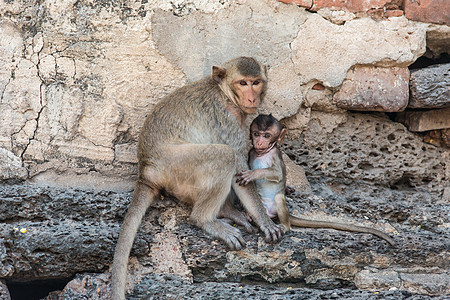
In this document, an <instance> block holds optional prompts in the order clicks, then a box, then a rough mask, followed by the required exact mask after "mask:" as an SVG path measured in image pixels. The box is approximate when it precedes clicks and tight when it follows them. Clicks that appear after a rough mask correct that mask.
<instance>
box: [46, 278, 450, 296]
mask: <svg viewBox="0 0 450 300" xmlns="http://www.w3.org/2000/svg"><path fill="white" fill-rule="evenodd" d="M106 280H107V276H105V275H104V274H87V275H84V276H77V278H75V279H74V280H73V281H74V283H70V284H69V285H68V286H67V287H66V288H65V289H64V290H63V291H62V292H55V293H53V294H52V296H53V297H51V296H49V297H48V298H45V300H53V299H55V300H56V299H65V300H78V299H80V298H83V297H89V299H103V298H102V296H104V295H107V291H108V287H107V286H106V282H105V281H106ZM297 286H298V284H292V285H285V286H275V285H254V284H239V283H229V282H201V283H191V282H189V281H187V280H185V279H183V278H180V277H177V276H174V275H158V274H148V275H146V276H145V277H144V278H142V280H141V282H139V283H138V284H137V285H136V287H135V288H134V289H133V291H132V294H131V295H130V297H131V298H132V299H155V300H156V299H161V300H163V299H164V300H166V299H174V300H175V299H196V300H197V299H205V300H206V299H256V300H263V299H338V298H342V299H355V300H356V299H380V298H382V299H388V300H398V299H409V298H414V296H415V295H412V294H411V293H409V292H406V291H399V290H392V291H381V292H380V291H377V292H375V293H374V292H373V291H364V290H352V289H339V288H337V289H332V290H314V289H309V288H304V287H297ZM417 297H419V298H420V299H436V300H439V299H442V300H443V299H445V296H440V297H430V296H425V295H418V296H417Z"/></svg>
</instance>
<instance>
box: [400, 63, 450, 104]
mask: <svg viewBox="0 0 450 300" xmlns="http://www.w3.org/2000/svg"><path fill="white" fill-rule="evenodd" d="M409 85H410V87H409V90H410V95H411V96H410V100H409V104H408V107H409V108H442V107H450V63H448V64H440V65H432V66H430V67H427V68H422V69H417V70H413V71H411V78H410V82H409Z"/></svg>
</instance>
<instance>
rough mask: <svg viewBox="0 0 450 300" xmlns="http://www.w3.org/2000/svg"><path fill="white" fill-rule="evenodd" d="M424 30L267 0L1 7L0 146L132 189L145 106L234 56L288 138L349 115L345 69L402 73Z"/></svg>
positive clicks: (47, 176)
mask: <svg viewBox="0 0 450 300" xmlns="http://www.w3.org/2000/svg"><path fill="white" fill-rule="evenodd" d="M338 24H341V25H338ZM443 26H445V25H443ZM441 27H442V26H441ZM441 27H439V26H437V25H435V26H433V27H432V28H434V29H433V30H435V31H436V28H441ZM447 27H448V26H447ZM447 27H446V28H447ZM428 28H431V27H430V26H429V25H428V24H426V23H418V22H413V21H409V20H407V19H406V18H405V17H396V18H386V19H383V20H378V21H375V20H372V19H371V18H369V17H367V16H362V17H356V16H355V15H354V14H345V20H344V21H343V20H341V19H340V20H339V21H335V20H333V18H328V17H327V16H326V14H320V13H318V14H317V13H311V12H308V11H306V10H305V9H304V8H301V7H297V6H294V5H286V4H283V3H280V2H277V1H269V0H265V1H250V0H249V1H245V0H239V1H231V0H230V1H223V0H222V1H214V0H196V1H185V0H172V1H155V0H154V1H132V0H123V1H107V0H102V1H90V0H83V1H73V0H64V1H56V0H55V1H42V2H41V1H25V0H22V1H12V2H11V1H5V0H0V97H1V98H0V122H1V124H2V125H1V127H0V148H3V149H5V150H6V151H8V153H9V154H13V156H15V157H17V158H19V159H21V160H22V161H23V167H22V168H26V171H27V172H28V177H29V178H33V179H34V180H36V181H46V182H47V181H55V182H57V183H59V184H72V185H90V184H92V183H93V180H92V178H99V180H97V181H95V182H94V183H95V184H96V185H101V184H102V183H104V184H105V185H108V184H109V185H111V184H112V185H113V186H121V187H130V186H131V184H132V182H133V176H134V175H135V173H136V165H135V160H136V159H135V146H136V141H137V137H138V133H139V130H140V128H141V125H142V123H143V120H144V118H145V116H146V114H147V112H148V110H149V109H150V108H151V106H152V105H153V104H154V103H156V102H157V101H158V99H160V98H161V97H162V96H164V95H167V94H168V93H169V92H171V91H173V90H174V89H175V88H176V87H178V86H181V85H183V84H185V83H186V82H188V81H193V80H196V79H198V78H200V77H202V76H205V75H207V74H209V72H210V68H211V66H212V65H213V64H220V63H221V62H224V61H226V60H228V59H230V58H233V57H235V56H239V55H247V56H254V57H256V58H258V59H259V60H260V61H262V62H263V63H265V64H266V65H267V67H268V74H269V78H270V83H269V90H268V94H267V97H266V101H265V103H264V106H263V108H262V111H263V112H272V113H274V115H275V116H277V117H279V118H286V120H287V122H286V123H287V125H288V128H289V129H290V130H291V131H292V132H293V133H294V136H297V135H298V134H299V132H303V131H305V130H306V131H307V130H308V123H309V121H310V120H311V113H312V112H313V111H314V110H316V111H322V112H327V114H323V115H324V116H326V118H327V120H326V121H325V120H324V121H323V122H324V123H327V124H334V125H332V126H331V125H330V127H327V128H326V129H325V130H330V131H332V130H333V129H334V128H335V127H336V126H338V125H339V124H340V123H342V122H344V121H345V120H346V112H345V111H344V110H341V109H338V108H337V107H336V106H335V105H334V103H333V100H332V98H333V94H334V93H335V92H336V91H337V90H338V89H339V86H340V85H341V84H342V82H343V80H344V79H345V76H346V73H347V71H348V70H349V69H350V68H352V67H353V66H354V65H360V64H363V65H369V66H370V65H373V66H381V67H398V66H401V67H405V66H408V65H409V64H411V63H413V62H414V61H415V60H416V59H417V58H418V57H420V56H421V55H422V54H423V53H424V52H425V49H426V48H425V45H426V35H427V30H428ZM374 32H375V33H376V34H374ZM316 83H321V84H322V85H323V86H324V89H323V90H314V89H313V87H314V85H315V84H316ZM316 116H317V114H316ZM21 171H22V173H21V174H23V170H21ZM61 175H64V176H61ZM22 177H23V176H22ZM113 178H118V179H117V180H116V181H115V180H114V179H113ZM119 178H125V179H124V180H119ZM100 179H101V180H100ZM124 181H125V182H126V183H123V182H124ZM119 182H120V183H119Z"/></svg>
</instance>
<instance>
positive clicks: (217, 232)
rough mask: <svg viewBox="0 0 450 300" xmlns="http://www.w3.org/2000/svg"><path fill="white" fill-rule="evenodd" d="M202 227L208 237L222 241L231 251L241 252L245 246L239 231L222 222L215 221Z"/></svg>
mask: <svg viewBox="0 0 450 300" xmlns="http://www.w3.org/2000/svg"><path fill="white" fill-rule="evenodd" d="M202 227H203V229H204V230H205V231H206V232H207V233H209V234H210V235H212V236H214V237H216V238H219V239H221V240H223V241H224V242H225V244H227V246H228V247H230V248H231V249H232V250H241V249H242V248H244V247H245V246H246V245H245V241H244V239H243V238H242V235H241V233H240V231H239V229H237V228H236V227H233V226H231V225H230V224H228V223H227V222H225V221H224V220H220V219H217V220H215V221H211V222H208V223H206V224H205V225H204V226H202Z"/></svg>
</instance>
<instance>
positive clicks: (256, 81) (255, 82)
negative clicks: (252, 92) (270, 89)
mask: <svg viewBox="0 0 450 300" xmlns="http://www.w3.org/2000/svg"><path fill="white" fill-rule="evenodd" d="M260 83H261V81H259V80H255V81H253V85H258V84H260Z"/></svg>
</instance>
